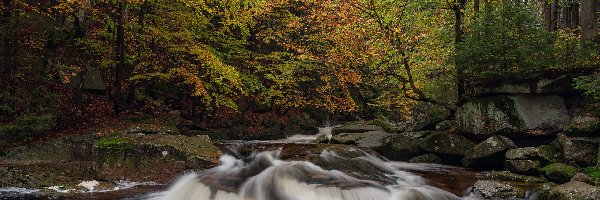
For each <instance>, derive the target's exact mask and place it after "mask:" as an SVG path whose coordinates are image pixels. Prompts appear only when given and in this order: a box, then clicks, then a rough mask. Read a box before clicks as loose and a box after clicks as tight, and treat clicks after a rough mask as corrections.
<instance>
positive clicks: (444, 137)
mask: <svg viewBox="0 0 600 200" xmlns="http://www.w3.org/2000/svg"><path fill="white" fill-rule="evenodd" d="M474 146H475V143H474V142H473V141H471V140H469V139H467V138H466V137H464V136H461V135H457V134H453V133H448V132H444V131H438V132H433V133H432V134H429V135H428V136H426V137H425V138H424V139H423V140H422V142H421V148H422V149H423V150H425V151H428V152H432V153H440V154H448V155H455V156H465V155H466V153H467V151H468V150H469V149H471V148H473V147H474Z"/></svg>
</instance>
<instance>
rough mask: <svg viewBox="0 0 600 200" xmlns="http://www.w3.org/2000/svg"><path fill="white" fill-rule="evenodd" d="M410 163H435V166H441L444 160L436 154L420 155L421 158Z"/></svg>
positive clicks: (413, 159)
mask: <svg viewBox="0 0 600 200" xmlns="http://www.w3.org/2000/svg"><path fill="white" fill-rule="evenodd" d="M409 162H411V163H433V164H441V163H442V158H440V157H439V156H438V155H436V154H433V153H430V154H425V155H420V156H417V157H414V158H411V159H410V161H409Z"/></svg>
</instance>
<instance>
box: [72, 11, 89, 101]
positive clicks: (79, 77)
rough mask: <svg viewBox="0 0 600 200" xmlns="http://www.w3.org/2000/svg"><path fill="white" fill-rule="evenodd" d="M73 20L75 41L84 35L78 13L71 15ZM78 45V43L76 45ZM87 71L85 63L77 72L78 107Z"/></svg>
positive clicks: (76, 97)
mask: <svg viewBox="0 0 600 200" xmlns="http://www.w3.org/2000/svg"><path fill="white" fill-rule="evenodd" d="M73 17H74V18H75V21H74V22H73V26H74V27H73V28H74V29H75V35H74V36H73V40H74V41H77V40H78V39H81V38H84V37H85V32H84V30H83V21H82V18H83V17H80V16H78V14H75V15H73ZM77 46H79V45H77ZM86 73H87V65H82V70H81V71H79V72H78V73H77V76H76V79H77V81H78V82H77V85H75V104H76V105H77V107H80V106H81V104H82V96H83V87H84V86H83V84H84V82H85V74H86Z"/></svg>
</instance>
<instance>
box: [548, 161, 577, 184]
mask: <svg viewBox="0 0 600 200" xmlns="http://www.w3.org/2000/svg"><path fill="white" fill-rule="evenodd" d="M542 170H543V171H544V172H545V174H546V177H548V179H550V180H552V181H554V182H558V183H566V182H567V181H569V180H571V178H573V177H574V176H575V174H577V168H575V167H573V166H569V165H566V164H564V163H554V164H551V165H548V166H545V167H544V168H542Z"/></svg>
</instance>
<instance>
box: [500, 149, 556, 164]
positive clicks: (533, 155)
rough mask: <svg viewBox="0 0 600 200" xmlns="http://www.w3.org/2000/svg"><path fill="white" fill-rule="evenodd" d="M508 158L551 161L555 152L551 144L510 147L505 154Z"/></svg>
mask: <svg viewBox="0 0 600 200" xmlns="http://www.w3.org/2000/svg"><path fill="white" fill-rule="evenodd" d="M505 157H506V159H508V160H540V161H543V162H549V161H551V160H552V159H553V158H554V152H552V150H551V149H550V147H549V146H540V147H524V148H517V149H510V150H508V151H507V152H506V154H505Z"/></svg>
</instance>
